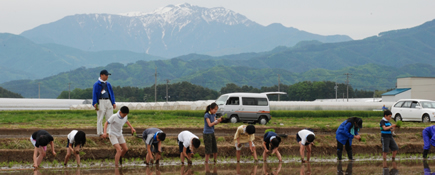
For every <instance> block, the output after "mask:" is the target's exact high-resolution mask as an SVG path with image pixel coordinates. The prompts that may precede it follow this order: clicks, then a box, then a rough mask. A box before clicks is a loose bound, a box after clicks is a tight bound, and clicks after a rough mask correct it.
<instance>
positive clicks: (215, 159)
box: [211, 133, 218, 163]
mask: <svg viewBox="0 0 435 175" xmlns="http://www.w3.org/2000/svg"><path fill="white" fill-rule="evenodd" d="M211 139H212V150H211V151H212V152H213V161H214V163H216V162H217V151H218V149H217V142H216V137H215V135H214V133H213V134H212V138H211Z"/></svg>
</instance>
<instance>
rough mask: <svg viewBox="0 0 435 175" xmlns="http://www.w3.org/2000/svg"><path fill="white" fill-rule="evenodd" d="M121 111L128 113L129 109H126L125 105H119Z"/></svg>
mask: <svg viewBox="0 0 435 175" xmlns="http://www.w3.org/2000/svg"><path fill="white" fill-rule="evenodd" d="M121 112H122V113H123V114H128V113H129V112H130V110H129V109H128V107H127V106H123V107H121Z"/></svg>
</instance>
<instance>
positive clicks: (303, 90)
mask: <svg viewBox="0 0 435 175" xmlns="http://www.w3.org/2000/svg"><path fill="white" fill-rule="evenodd" d="M334 86H335V82H332V81H315V82H311V81H303V82H298V83H295V84H293V85H285V84H281V85H280V91H281V92H286V93H287V95H280V100H281V101H313V100H316V99H331V98H335V89H334ZM337 86H338V91H337V94H338V98H343V94H344V98H345V97H346V84H344V83H340V84H337ZM113 91H114V93H115V98H116V101H123V102H153V101H154V86H151V87H145V88H138V87H130V86H126V87H120V86H116V87H113ZM277 91H278V85H275V86H271V87H261V88H255V87H252V86H246V85H245V86H238V85H236V84H234V83H229V84H227V85H226V86H225V87H222V88H221V90H220V91H219V92H218V91H215V90H211V89H208V88H205V87H202V86H199V85H195V84H192V83H189V82H179V83H173V84H169V85H168V93H169V101H195V100H214V99H217V98H218V97H219V95H220V94H226V93H232V92H253V93H261V92H277ZM373 93H374V92H373V91H365V90H358V89H353V88H352V86H350V85H349V98H371V97H373V96H374V94H373ZM379 94H380V92H378V91H377V92H376V95H377V96H379ZM165 96H166V85H165V84H160V85H157V101H165V100H166V99H165ZM57 98H58V99H67V98H68V91H62V93H61V94H60V95H59V96H58V97H57ZM71 98H72V99H92V88H87V89H78V88H77V89H74V90H72V91H71ZM269 100H271V101H276V100H278V96H277V95H269Z"/></svg>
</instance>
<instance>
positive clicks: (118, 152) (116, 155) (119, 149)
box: [113, 143, 122, 167]
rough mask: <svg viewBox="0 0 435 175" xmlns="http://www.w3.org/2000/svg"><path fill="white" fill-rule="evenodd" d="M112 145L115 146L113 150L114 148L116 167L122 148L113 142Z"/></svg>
mask: <svg viewBox="0 0 435 175" xmlns="http://www.w3.org/2000/svg"><path fill="white" fill-rule="evenodd" d="M113 147H115V150H116V154H115V166H116V167H118V162H119V158H120V157H121V155H122V148H121V146H120V145H119V144H118V143H117V144H114V145H113Z"/></svg>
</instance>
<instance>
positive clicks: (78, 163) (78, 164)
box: [74, 153, 80, 166]
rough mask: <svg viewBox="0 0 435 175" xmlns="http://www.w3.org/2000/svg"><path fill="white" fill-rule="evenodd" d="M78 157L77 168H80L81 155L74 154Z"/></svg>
mask: <svg viewBox="0 0 435 175" xmlns="http://www.w3.org/2000/svg"><path fill="white" fill-rule="evenodd" d="M74 154H75V156H76V161H77V166H80V154H77V153H74Z"/></svg>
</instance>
